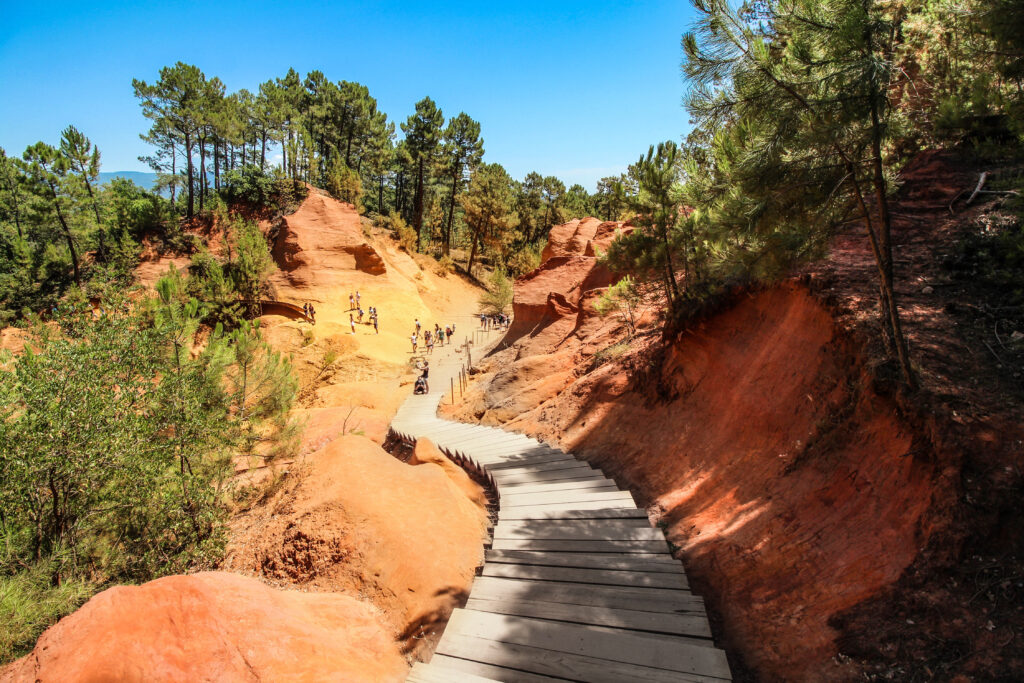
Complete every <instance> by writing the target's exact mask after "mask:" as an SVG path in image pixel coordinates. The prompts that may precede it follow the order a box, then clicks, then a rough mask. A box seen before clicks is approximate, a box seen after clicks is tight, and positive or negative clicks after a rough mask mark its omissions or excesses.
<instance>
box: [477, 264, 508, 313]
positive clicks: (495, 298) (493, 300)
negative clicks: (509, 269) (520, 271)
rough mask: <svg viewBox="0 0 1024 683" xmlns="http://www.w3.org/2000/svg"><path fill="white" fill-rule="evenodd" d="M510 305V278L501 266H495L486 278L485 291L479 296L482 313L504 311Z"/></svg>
mask: <svg viewBox="0 0 1024 683" xmlns="http://www.w3.org/2000/svg"><path fill="white" fill-rule="evenodd" d="M511 305H512V279H511V278H510V277H509V276H508V274H507V273H505V271H504V270H503V269H501V268H495V269H494V271H493V272H492V273H491V276H490V277H489V278H488V280H487V291H486V292H484V294H483V296H481V297H480V309H481V310H482V311H483V312H484V313H505V312H507V311H508V309H509V306H511Z"/></svg>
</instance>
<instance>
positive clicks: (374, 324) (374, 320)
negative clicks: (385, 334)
mask: <svg viewBox="0 0 1024 683" xmlns="http://www.w3.org/2000/svg"><path fill="white" fill-rule="evenodd" d="M370 320H372V321H373V332H374V334H380V330H378V329H377V316H376V315H375V316H373V317H372V318H370Z"/></svg>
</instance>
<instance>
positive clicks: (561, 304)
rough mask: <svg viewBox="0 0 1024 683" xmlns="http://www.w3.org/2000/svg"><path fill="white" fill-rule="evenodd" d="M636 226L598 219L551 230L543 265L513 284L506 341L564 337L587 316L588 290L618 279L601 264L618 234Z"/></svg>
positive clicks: (575, 222) (590, 219)
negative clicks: (602, 255) (583, 305)
mask: <svg viewBox="0 0 1024 683" xmlns="http://www.w3.org/2000/svg"><path fill="white" fill-rule="evenodd" d="M631 229H632V228H631V227H630V226H628V225H627V224H624V223H619V222H602V221H599V220H598V219H596V218H584V219H582V220H580V219H575V220H572V221H569V222H568V223H564V224H562V225H556V226H554V227H552V228H551V233H550V235H549V236H548V243H547V245H546V246H545V247H544V251H543V253H542V255H541V258H542V262H541V265H540V267H538V268H537V269H536V270H534V271H533V272H532V273H527V274H526V275H524V276H522V277H520V278H519V279H517V280H516V282H515V295H514V298H513V300H512V310H513V314H514V316H513V322H512V327H511V328H510V329H509V332H508V335H507V337H506V341H507V342H509V343H511V342H513V341H517V340H519V339H521V338H523V337H526V336H528V337H530V338H536V337H538V336H543V337H544V338H546V339H549V340H550V339H554V338H564V337H566V336H567V335H568V334H570V333H571V332H572V331H573V330H574V329H575V328H576V327H578V326H579V325H580V324H582V322H583V318H584V317H585V316H586V315H587V311H586V309H585V308H581V305H580V304H581V302H582V300H583V299H584V296H585V294H586V293H587V292H589V291H591V290H594V289H599V288H602V287H607V286H608V285H610V284H612V283H613V282H614V281H615V276H614V275H613V274H612V272H611V271H609V270H608V269H607V268H605V267H604V266H602V265H600V264H598V262H597V254H598V253H599V252H601V251H604V250H605V249H607V247H608V244H610V243H611V241H612V240H613V239H614V238H615V234H616V231H619V230H621V231H623V232H628V231H630V230H631Z"/></svg>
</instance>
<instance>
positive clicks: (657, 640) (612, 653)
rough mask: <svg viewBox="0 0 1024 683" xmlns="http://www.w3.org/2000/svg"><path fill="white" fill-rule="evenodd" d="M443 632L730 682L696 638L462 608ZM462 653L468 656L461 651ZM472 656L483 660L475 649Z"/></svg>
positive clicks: (725, 668) (718, 658)
mask: <svg viewBox="0 0 1024 683" xmlns="http://www.w3.org/2000/svg"><path fill="white" fill-rule="evenodd" d="M445 630H446V631H451V633H452V634H453V635H454V634H458V635H461V636H468V637H470V638H472V639H473V640H474V641H479V640H490V641H494V642H498V643H509V644H513V645H523V646H527V647H532V648H538V649H545V650H553V651H555V652H564V653H567V654H572V655H576V656H578V657H589V658H592V659H594V660H602V661H603V660H609V661H613V662H620V663H623V664H631V665H634V666H643V667H648V668H653V669H664V670H667V671H672V672H677V673H682V674H696V675H699V676H708V677H711V678H718V679H724V680H728V679H729V678H730V674H729V664H728V662H727V661H726V658H725V653H724V652H722V651H721V650H717V649H715V648H713V647H708V646H707V645H705V644H697V643H694V642H692V641H693V640H695V639H688V638H683V637H679V638H674V639H673V641H674V642H673V643H672V645H671V646H667V644H666V640H665V637H663V636H657V635H651V634H645V633H637V632H635V631H626V630H621V629H604V628H600V627H597V626H589V625H585V624H565V623H560V622H554V621H545V620H542V619H532V618H528V617H512V616H508V615H504V614H493V613H490V612H479V611H476V610H465V609H456V610H455V611H454V612H452V616H451V618H450V619H449V621H448V625H447V627H446V628H445ZM474 644H476V645H478V646H479V645H481V644H480V643H474ZM453 650H455V646H454V645H453V644H451V645H450V644H448V643H446V639H444V638H442V640H441V643H440V644H439V645H438V651H439V652H441V653H442V654H448V655H455V656H458V653H456V652H453ZM466 654H469V652H467V651H463V655H466ZM475 658H477V659H484V658H483V657H481V656H480V652H479V650H478V651H477V655H476V657H475ZM485 661H486V660H485Z"/></svg>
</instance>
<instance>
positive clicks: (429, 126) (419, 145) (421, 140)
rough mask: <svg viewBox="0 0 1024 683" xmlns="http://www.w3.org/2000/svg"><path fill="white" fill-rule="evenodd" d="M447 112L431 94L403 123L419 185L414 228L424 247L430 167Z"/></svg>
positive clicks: (418, 244)
mask: <svg viewBox="0 0 1024 683" xmlns="http://www.w3.org/2000/svg"><path fill="white" fill-rule="evenodd" d="M443 123H444V113H443V112H442V111H441V110H440V109H438V108H437V104H435V103H434V101H433V100H432V99H430V98H429V97H424V98H423V99H422V100H420V101H419V102H417V103H416V113H415V114H413V115H412V116H410V117H409V118H408V119H407V120H406V122H405V123H403V124H402V132H404V133H405V146H406V149H407V150H408V151H409V155H410V157H411V158H412V163H413V164H414V165H415V174H416V184H415V191H414V194H413V215H412V227H413V229H415V230H416V240H417V242H416V248H417V250H419V249H422V247H423V209H424V206H425V197H426V192H427V184H428V183H429V182H430V169H431V167H432V166H433V163H434V160H435V157H436V155H437V152H438V147H439V145H440V143H441V125H442V124H443Z"/></svg>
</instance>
